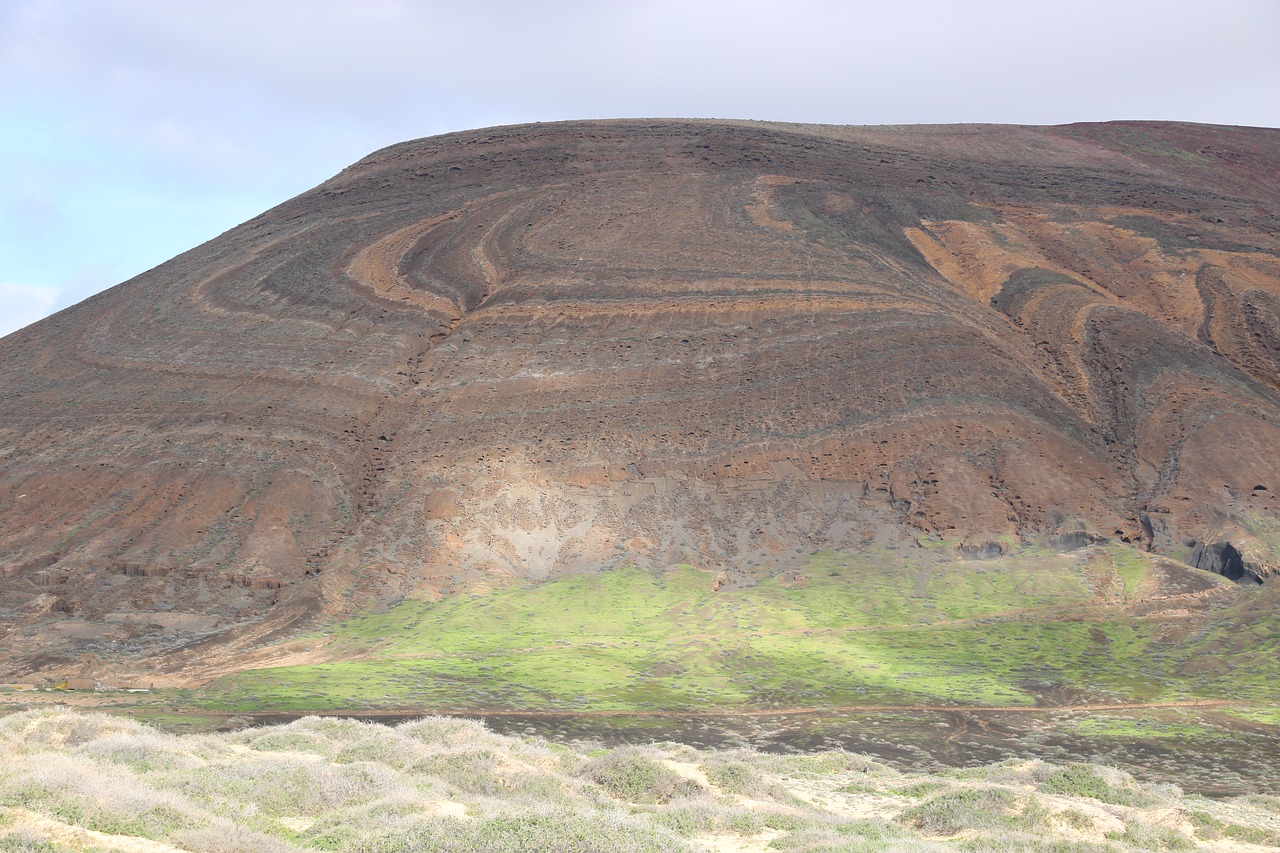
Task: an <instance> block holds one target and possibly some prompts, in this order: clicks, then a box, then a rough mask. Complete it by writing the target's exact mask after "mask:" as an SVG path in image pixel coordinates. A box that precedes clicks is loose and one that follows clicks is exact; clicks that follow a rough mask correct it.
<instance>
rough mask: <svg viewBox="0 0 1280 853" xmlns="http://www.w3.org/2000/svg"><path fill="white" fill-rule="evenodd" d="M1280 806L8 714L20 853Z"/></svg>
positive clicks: (1165, 843) (590, 851) (1086, 817)
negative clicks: (192, 731) (166, 730)
mask: <svg viewBox="0 0 1280 853" xmlns="http://www.w3.org/2000/svg"><path fill="white" fill-rule="evenodd" d="M1278 804H1280V799H1278V798H1277V797H1275V796H1274V795H1271V794H1266V793H1259V794H1257V795H1253V796H1250V797H1239V798H1235V799H1233V800H1208V799H1205V798H1202V797H1187V796H1184V795H1183V794H1182V792H1181V791H1179V790H1178V789H1177V788H1174V787H1172V786H1167V785H1145V784H1142V783H1140V782H1138V781H1136V780H1135V779H1133V777H1131V776H1129V775H1128V774H1125V773H1122V772H1120V771H1116V770H1112V769H1109V768H1103V767H1096V766H1086V765H1072V766H1068V767H1059V766H1051V765H1047V764H1043V763H1041V762H1038V761H1014V762H1007V763H1004V764H999V765H992V766H989V767H984V768H978V769H973V770H961V771H950V772H947V773H941V774H936V775H925V774H909V773H901V772H898V771H896V770H894V769H892V768H889V767H887V766H885V765H882V764H879V763H877V762H875V761H873V760H871V759H869V758H866V757H865V756H859V755H853V754H850V753H844V752H828V753H821V754H815V755H767V754H762V753H757V752H754V751H752V750H749V749H736V750H723V751H702V752H700V751H697V750H694V749H692V748H690V747H687V746H680V745H676V744H655V745H650V746H633V747H625V748H618V749H603V748H592V747H590V746H582V745H575V746H559V745H555V744H549V743H547V742H545V741H543V740H540V739H537V738H515V737H504V736H500V735H496V734H494V733H493V732H490V731H489V730H487V729H486V728H485V727H484V726H483V725H481V724H479V723H476V722H472V721H467V720H458V719H449V718H427V719H423V720H418V721H415V722H411V723H406V724H404V725H400V726H396V727H386V726H380V725H372V724H367V723H361V722H356V721H352V720H340V719H333V718H318V717H309V718H306V719H303V720H299V721H297V722H294V723H291V724H289V725H284V726H274V727H270V728H260V729H248V730H243V731H238V732H234V733H230V734H221V735H190V736H178V735H168V734H163V733H160V732H157V731H155V730H153V729H150V728H148V727H146V726H143V725H140V724H138V723H136V722H132V721H130V720H127V719H122V718H118V717H111V716H107V715H103V714H78V713H72V712H67V711H61V710H44V711H28V712H25V713H21V714H15V715H12V716H9V717H5V718H0V853H3V851H51V850H121V851H132V853H171V851H191V853H249V851H254V853H257V851H261V853H288V851H296V850H327V851H362V853H363V851H370V853H381V851H385V853H410V851H423V853H432V851H434V853H505V851H511V853H517V851H518V853H526V851H556V853H596V851H600V853H603V852H604V851H619V853H668V851H719V853H750V851H756V853H764V851H770V853H772V851H781V852H782V853H786V851H791V853H808V851H871V850H895V851H919V853H926V851H937V850H957V849H960V850H970V851H1009V853H1016V851H1028V853H1030V851H1041V850H1050V851H1056V853H1084V851H1095V850H1113V851H1129V850H1179V849H1185V850H1193V849H1204V850H1222V851H1245V850H1265V849H1280V847H1277V845H1280V805H1278Z"/></svg>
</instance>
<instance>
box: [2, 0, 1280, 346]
mask: <svg viewBox="0 0 1280 853" xmlns="http://www.w3.org/2000/svg"><path fill="white" fill-rule="evenodd" d="M1277 45H1280V2H1277V0H1215V2H1213V3H1206V2H1203V0H1195V2H1183V0H1161V2H1138V0H1133V2H1126V0H1106V2H1094V0H1071V2H1056V0H1003V2H977V1H976V0H974V2H966V0H947V1H946V2H924V0H892V1H891V2H877V1H874V0H865V2H858V0H845V2H833V1H831V0H828V2H824V1H823V0H789V2H753V0H736V2H699V0H680V2H665V0H654V2H643V0H634V2H625V1H624V0H614V2H606V0H596V1H595V2H553V1H551V0H549V2H537V0H526V2H485V1H484V0H467V2H463V1H462V0H455V2H426V1H425V0H421V1H420V2H410V0H0V335H5V334H8V333H9V332H12V331H14V330H15V329H18V328H20V327H22V326H23V325H25V324H27V323H31V322H35V321H36V320H38V319H40V318H41V317H43V316H45V315H47V314H49V313H51V312H54V311H57V310H60V309H62V308H65V307H67V306H69V305H72V304H74V303H76V302H79V301H80V300H82V299H85V298H86V297H88V296H90V295H92V294H93V293H95V292H97V291H99V290H102V289H104V288H106V287H110V286H112V285H114V284H117V283H119V282H122V281H125V280H127V279H129V278H131V277H132V276H134V275H137V274H138V273H141V272H144V271H146V270H147V269H150V268H151V267H154V266H156V265H157V264H159V263H161V262H163V261H165V260H167V259H169V258H171V257H173V256H174V255H177V254H179V253H180V252H183V251H185V250H187V249H190V248H192V247H194V246H197V245H199V244H200V243H203V242H204V241H206V240H209V239H211V238H213V237H215V236H217V235H218V234H220V233H221V232H223V231H225V230H227V229H229V228H231V227H233V226H235V225H237V224H239V223H240V222H243V221H244V220H246V219H249V218H251V217H253V216H255V215H257V214H258V213H261V212H262V211H264V210H267V209H268V208H271V207H273V206H275V205H276V204H279V203H280V202H282V201H284V200H286V199H288V198H290V197H292V196H294V195H297V194H298V193H300V192H302V191H304V190H306V189H308V188H310V187H312V186H315V185H316V184H318V183H321V182H322V181H324V180H325V179H327V178H329V177H330V176H332V175H334V174H336V173H337V172H339V171H340V170H341V169H342V168H344V167H345V166H347V165H349V164H350V163H352V162H354V161H356V160H358V159H360V158H361V157H363V156H364V155H365V154H368V153H369V152H371V151H373V150H375V149H378V148H382V147H384V146H386V145H390V144H393V143H396V142H401V141H404V140H406V139H414V138H418V137H422V136H430V135H434V134H438V133H446V132H449V131H454V130H464V129H468V128H475V127H487V126H492V125H500V124H513V123H519V122H531V121H556V120H562V119H577V118H635V117H698V118H748V119H768V120H774V121H798V122H819V123H830V124H919V123H924V124H937V123H949V122H1000V123H1012V124H1062V123H1067V122H1074V121H1105V120H1112V119H1166V120H1180V121H1197V122H1210V123H1217V124H1239V125H1253V126H1264V127H1280V96H1278V95H1277V93H1280V49H1278V48H1277Z"/></svg>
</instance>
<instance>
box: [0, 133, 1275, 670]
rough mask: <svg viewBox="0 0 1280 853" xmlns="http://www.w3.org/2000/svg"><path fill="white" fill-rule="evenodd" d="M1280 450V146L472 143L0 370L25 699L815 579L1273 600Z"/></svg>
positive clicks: (987, 139)
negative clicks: (636, 601)
mask: <svg viewBox="0 0 1280 853" xmlns="http://www.w3.org/2000/svg"><path fill="white" fill-rule="evenodd" d="M1278 448H1280V131H1276V130H1268V129H1248V128H1233V127H1216V126H1202V125H1186V124H1171V123H1128V122H1126V123H1110V124H1095V125H1068V126H1061V127H1043V128H1042V127H1035V128H1033V127H1007V126H978V125H975V126H938V127H828V126H804V125H777V124H763V123H747V122H705V121H611V122H573V123H562V124H548V125H529V126H521V127H512V128H498V129H488V130H480V131H472V132H466V133H457V134H451V135H447V136H441V137H435V138H430V139H422V140H417V141H413V142H407V143H403V144H400V145H396V146H392V147H390V148H387V149H384V150H382V151H379V152H376V153H374V154H372V155H370V156H369V157H367V158H365V159H364V160H362V161H360V162H358V163H356V164H355V165H353V166H351V167H350V168H348V169H346V170H345V171H343V172H342V173H341V174H339V175H337V176H336V177H334V178H333V179H331V180H329V181H327V182H326V183H324V184H322V185H321V186H319V187H317V188H315V189H314V190H311V191H309V192H307V193H304V194H302V195H300V196H298V197H297V198H294V199H292V200H290V201H288V202H286V203H284V204H282V205H280V206H279V207H277V208H275V209H273V210H271V211H268V212H267V213H264V214H263V215H261V216H259V217H257V218H255V219H253V220H251V221H249V222H247V223H245V224H244V225H241V226H239V227H237V228H235V229H233V230H232V231H229V232H227V233H226V234H224V235H222V236H221V237H219V238H217V239H215V240H213V241H211V242H209V243H207V244H205V245H203V246H200V247H198V248H196V249H193V250H192V251H190V252H187V253H186V254H183V255H181V256H179V257H177V258H175V259H174V260H172V261H170V262H168V263H166V264H164V265H162V266H160V267H158V268H156V269H154V270H152V271H150V272H148V273H145V274H143V275H141V276H139V277H137V278H135V279H133V280H131V281H128V282H126V283H124V284H121V285H119V286H117V287H115V288H113V289H111V290H109V291H107V292H105V293H102V294H100V295H98V296H95V297H93V298H91V299H88V300H86V301H85V302H83V303H81V304H79V305H76V306H74V307H72V308H69V309H67V310H65V311H63V312H61V313H59V314H57V315H55V316H53V317H51V318H49V319H46V320H44V321H42V322H39V323H37V324H35V325H33V326H30V327H28V328H26V329H23V330H21V331H19V332H16V333H14V334H12V335H10V336H8V337H6V338H4V339H3V340H0V566H2V567H3V576H4V577H3V586H2V587H0V589H2V591H3V592H2V595H0V612H2V613H3V626H4V628H3V630H7V631H8V635H7V639H6V642H7V643H8V644H9V646H10V648H11V649H12V650H14V652H15V654H13V656H11V657H10V658H9V659H8V660H6V661H5V662H4V666H6V667H7V668H8V670H9V671H10V673H21V672H29V671H33V670H37V669H39V668H40V667H41V666H49V665H52V664H54V663H57V660H59V659H57V654H55V652H53V651H50V650H49V649H50V648H51V647H50V646H49V645H48V642H49V639H50V637H52V636H61V637H62V638H63V639H65V640H67V641H68V643H70V645H67V646H66V647H65V648H67V649H70V648H73V647H75V643H74V642H72V641H75V640H77V639H79V640H84V641H86V642H87V641H90V640H92V639H93V637H94V636H99V637H101V636H105V635H103V634H101V633H99V634H98V635H94V634H93V631H92V630H91V629H90V628H86V627H84V626H88V625H115V626H117V627H119V626H124V627H125V628H129V627H130V626H133V627H138V626H144V627H145V626H150V627H151V628H152V629H155V628H156V627H157V626H159V627H160V628H163V629H164V631H165V632H167V633H166V636H170V637H171V638H172V637H188V638H190V637H196V636H199V635H201V633H202V632H205V633H207V632H208V631H210V630H213V629H214V627H215V626H222V627H224V628H225V626H228V625H231V626H240V627H239V629H238V630H240V631H241V632H242V633H241V635H238V636H240V639H239V640H237V642H244V643H252V642H260V641H261V640H263V639H264V638H265V637H268V636H270V634H271V632H272V631H278V630H280V629H281V628H283V627H285V626H287V625H289V624H296V620H297V619H298V618H299V617H300V616H305V615H307V614H316V613H322V612H324V613H337V612H341V611H344V610H347V609H351V608H359V607H376V606H378V605H379V604H385V603H387V602H391V601H394V600H396V599H397V598H398V597H400V596H403V595H405V594H408V593H413V592H423V591H427V592H440V593H448V592H452V591H456V590H459V589H466V588H475V587H479V586H484V585H486V584H492V583H501V582H505V579H509V578H520V579H540V578H546V577H551V576H558V575H562V574H565V573H569V572H578V571H591V570H596V569H600V568H604V567H609V566H615V565H620V564H631V565H640V566H645V567H660V566H665V565H671V564H675V563H682V562H692V563H696V564H699V565H703V566H709V567H720V568H722V569H723V570H725V571H726V572H727V573H729V574H730V575H732V573H733V572H735V571H748V570H753V569H760V570H766V569H776V568H778V567H785V566H786V565H787V564H788V561H792V560H796V559H798V557H799V556H800V555H803V554H808V553H810V552H811V551H813V550H814V549H818V548H837V549H846V550H850V549H860V548H866V547H910V546H913V545H914V544H915V543H918V542H927V544H930V545H931V546H933V547H944V548H947V549H950V550H951V551H952V553H954V554H955V555H956V556H958V557H970V558H971V557H980V556H983V555H990V554H994V553H1000V552H1002V551H1004V550H1005V549H1007V548H1009V547H1011V546H1013V545H1016V544H1018V543H1020V542H1021V543H1026V542H1037V543H1041V544H1045V545H1050V546H1053V547H1058V548H1070V547H1076V546H1079V545H1082V544H1087V543H1090V542H1094V541H1099V540H1103V539H1108V540H1123V541H1127V542H1130V543H1132V544H1133V545H1134V546H1135V547H1139V548H1145V549H1149V550H1153V551H1156V552H1160V553H1162V554H1166V555H1169V556H1172V557H1176V558H1179V559H1182V560H1185V561H1189V562H1191V563H1193V564H1199V565H1201V566H1202V567H1204V568H1211V569H1214V570H1217V571H1221V572H1224V573H1227V574H1229V575H1234V576H1235V577H1238V578H1241V579H1243V580H1250V579H1261V578H1265V577H1267V576H1268V575H1270V574H1271V573H1273V572H1274V571H1275V566H1276V565H1277V563H1278V562H1280V548H1278V547H1277V543H1280V505H1278V504H1277V501H1276V494H1277V492H1280V452H1277V449H1278ZM50 625H61V626H63V629H62V630H63V635H58V634H57V633H56V631H54V632H52V633H51V629H50V627H49V626H50ZM66 626H71V627H66ZM76 626H80V627H79V628H77V627H76ZM248 626H252V627H251V628H250V627H248ZM139 630H141V628H139ZM76 631H82V632H87V633H85V634H84V636H80V635H77V634H76V633H75V632H76ZM64 635H65V636H64ZM228 636H229V635H223V636H222V638H221V640H218V641H219V642H231V641H230V640H229V639H228ZM215 640H217V636H216V635H215V636H214V638H213V639H207V640H206V642H214V641H215ZM41 643H43V644H44V646H43V648H44V652H43V656H42V653H41V652H40V651H38V646H40V644H41ZM55 645H56V644H55ZM72 659H73V658H70V657H68V658H66V660H72ZM66 660H64V661H63V662H64V663H65V662H66Z"/></svg>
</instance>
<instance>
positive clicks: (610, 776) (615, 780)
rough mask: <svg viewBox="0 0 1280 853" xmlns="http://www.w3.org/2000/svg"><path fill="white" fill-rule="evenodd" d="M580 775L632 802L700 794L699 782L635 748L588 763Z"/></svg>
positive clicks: (664, 800) (661, 800)
mask: <svg viewBox="0 0 1280 853" xmlns="http://www.w3.org/2000/svg"><path fill="white" fill-rule="evenodd" d="M582 775H583V776H584V777H585V778H587V779H589V780H591V781H592V782H595V783H596V784H597V785H600V786H601V787H603V788H604V789H605V790H606V791H608V792H609V793H610V794H611V795H613V796H614V797H617V798H618V799H620V800H626V801H627V802H632V803H669V802H671V800H673V799H675V798H676V797H687V796H690V795H692V794H696V793H700V792H701V791H702V787H701V786H700V785H698V783H696V782H694V781H693V780H691V779H686V778H685V777H684V776H681V775H680V774H679V773H677V772H675V771H674V770H672V769H671V768H670V767H667V766H666V765H664V764H661V763H659V762H658V761H655V760H654V759H652V758H650V757H648V756H647V755H645V754H644V753H643V752H642V751H641V750H639V749H635V748H624V749H617V750H614V751H612V752H610V753H608V754H607V755H603V756H601V757H599V758H597V759H595V760H593V761H590V762H588V763H587V764H586V765H585V766H584V767H583V768H582Z"/></svg>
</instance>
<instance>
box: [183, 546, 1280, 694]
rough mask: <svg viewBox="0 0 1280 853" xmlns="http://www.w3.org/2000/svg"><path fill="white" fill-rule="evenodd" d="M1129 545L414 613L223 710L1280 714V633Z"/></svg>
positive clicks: (413, 607)
mask: <svg viewBox="0 0 1280 853" xmlns="http://www.w3.org/2000/svg"><path fill="white" fill-rule="evenodd" d="M1266 594H1269V593H1267V592H1255V593H1250V592H1248V591H1239V590H1236V589H1235V588H1234V587H1232V585H1230V584H1229V583H1228V582H1227V581H1226V580H1225V579H1222V578H1219V577H1218V576H1216V575H1210V574H1208V573H1205V572H1198V571H1196V570H1192V569H1186V568H1183V569H1176V567H1171V564H1169V563H1167V562H1160V561H1157V560H1153V559H1151V558H1149V557H1147V556H1146V555H1143V554H1140V553H1138V552H1136V551H1133V550H1131V549H1128V548H1123V547H1108V548H1096V549H1090V550H1089V551H1088V552H1087V553H1084V552H1078V553H1074V554H1065V555H1064V554H1055V553H1052V552H1047V551H1041V550H1036V549H1027V550H1023V551H1020V552H1017V553H1015V554H1012V555H1010V556H1007V557H1004V558H1001V559H997V560H989V561H955V560H950V561H948V560H943V559H934V558H932V555H930V554H928V553H927V552H924V553H923V556H922V555H921V553H920V552H917V553H915V554H911V555H907V554H906V553H905V552H893V551H885V552H880V553H863V554H858V555H850V554H844V553H834V552H823V553H817V554H814V555H811V556H810V557H809V558H808V559H807V560H806V561H805V562H804V564H803V567H802V568H801V569H799V570H792V571H786V572H782V573H776V574H764V575H761V576H759V577H756V578H752V579H747V580H744V581H741V582H736V583H734V584H730V585H720V586H719V587H718V588H717V583H716V578H715V576H714V575H713V573H711V572H707V571H703V570H700V569H697V568H694V567H692V566H676V567H673V568H670V569H668V570H666V571H663V572H657V573H654V572H649V571H644V570H640V569H635V568H621V569H616V570H612V571H606V572H601V573H598V574H588V575H579V576H573V577H567V578H563V579H558V580H552V581H548V582H544V583H541V584H537V585H531V586H511V587H507V588H502V589H497V590H493V591H490V592H485V593H461V594H457V595H454V596H452V597H447V598H444V599H440V600H425V599H424V600H405V601H402V602H400V603H399V604H397V605H395V606H394V607H391V608H390V609H388V610H387V611H386V612H384V613H376V614H368V615H363V616H360V617H357V618H354V619H351V620H349V621H346V622H343V623H341V624H338V625H334V626H330V627H329V628H327V629H326V631H325V636H327V637H328V638H329V645H328V647H327V653H328V655H329V656H330V658H331V660H330V661H329V662H326V663H319V664H311V665H305V666H289V667H279V668H274V669H264V670H253V671H246V672H240V673H237V674H235V675H230V676H227V677H224V678H222V679H219V680H217V681H215V682H213V683H211V684H209V685H207V686H206V687H204V688H202V689H201V690H199V691H197V692H196V693H195V694H193V696H192V700H193V701H194V702H195V703H197V704H198V705H199V706H202V707H204V708H207V709H216V710H228V711H241V712H260V711H303V712H305V711H310V710H319V709H343V710H372V709H398V708H403V709H431V710H437V711H483V710H506V711H511V710H527V711H538V712H584V711H585V712H626V711H644V712H671V713H687V712H694V711H697V712H707V711H717V710H718V711H725V712H741V711H751V710H755V711H769V710H774V709H794V708H816V709H832V708H845V707H865V706H883V705H894V706H920V707H947V706H993V707H1028V708H1031V707H1035V706H1037V705H1061V704H1075V705H1082V704H1137V703H1167V702H1188V701H1196V700H1221V699H1227V698H1229V699H1231V700H1234V701H1239V702H1262V703H1271V702H1274V701H1275V700H1276V699H1277V697H1278V696H1280V655H1274V654H1271V655H1267V654H1259V649H1260V648H1266V647H1268V645H1270V647H1271V648H1275V644H1276V643H1277V641H1280V620H1278V619H1277V618H1276V617H1275V615H1274V614H1275V613H1276V612H1277V611H1276V610H1275V608H1274V607H1272V606H1270V605H1266V606H1264V605H1263V604H1262V603H1260V601H1258V600H1257V597H1258V596H1262V595H1266Z"/></svg>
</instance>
